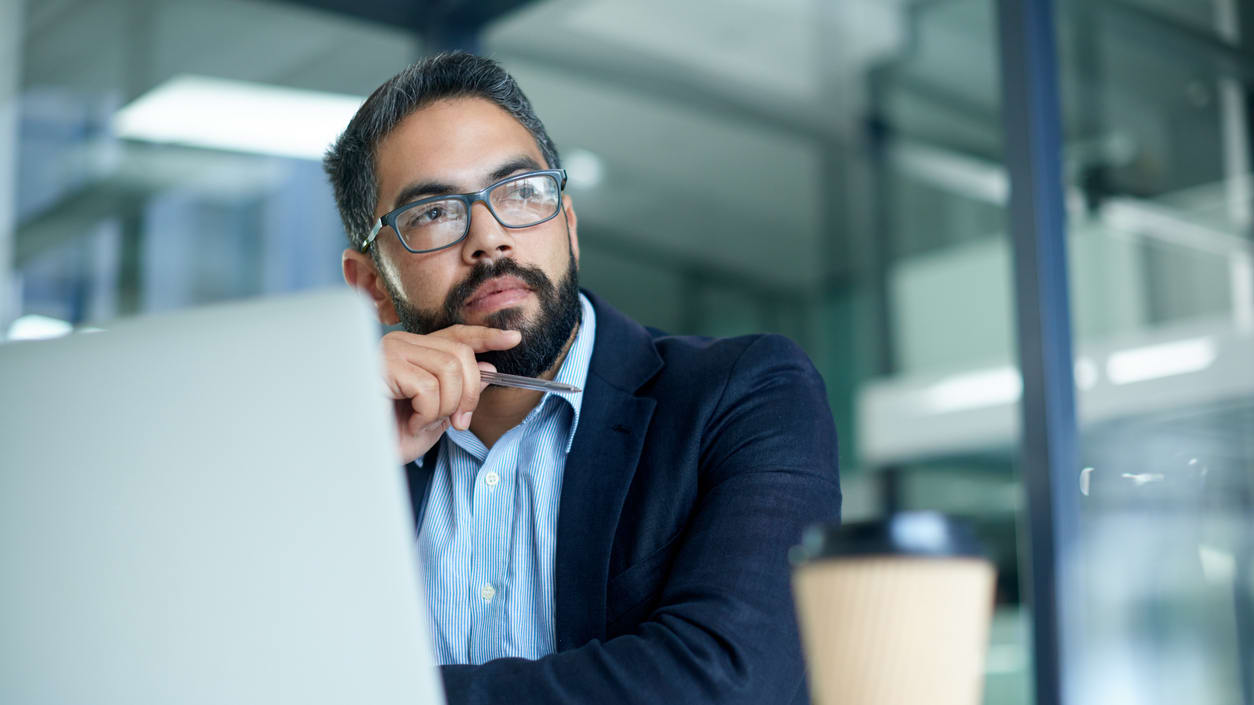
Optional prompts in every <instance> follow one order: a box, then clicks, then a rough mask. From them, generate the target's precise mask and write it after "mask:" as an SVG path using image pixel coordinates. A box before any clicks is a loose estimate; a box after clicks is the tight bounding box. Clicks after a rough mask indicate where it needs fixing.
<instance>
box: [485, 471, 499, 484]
mask: <svg viewBox="0 0 1254 705" xmlns="http://www.w3.org/2000/svg"><path fill="white" fill-rule="evenodd" d="M483 481H484V483H486V484H487V486H488V487H496V483H498V482H500V481H501V476H500V475H497V474H496V473H495V472H489V473H488V474H487V475H484V476H483Z"/></svg>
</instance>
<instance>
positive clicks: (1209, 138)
mask: <svg viewBox="0 0 1254 705" xmlns="http://www.w3.org/2000/svg"><path fill="white" fill-rule="evenodd" d="M1058 22H1059V45H1060V57H1059V58H1060V65H1061V68H1062V77H1061V78H1062V87H1063V91H1064V102H1065V104H1066V105H1065V113H1066V117H1065V125H1064V127H1065V134H1066V140H1065V153H1066V170H1067V187H1068V190H1069V206H1070V230H1071V236H1070V243H1071V245H1072V258H1071V259H1072V297H1073V310H1074V312H1073V318H1072V321H1073V327H1074V331H1075V354H1076V361H1077V365H1076V382H1077V386H1078V389H1079V394H1078V396H1077V407H1078V409H1077V411H1078V414H1079V420H1080V430H1081V462H1082V467H1081V468H1079V469H1077V471H1076V474H1075V478H1074V480H1075V482H1074V485H1073V487H1074V489H1073V491H1074V492H1076V493H1078V494H1079V495H1080V496H1081V499H1082V502H1081V517H1080V519H1081V524H1080V526H1079V546H1078V553H1077V555H1075V556H1073V557H1072V558H1071V560H1072V561H1073V565H1072V568H1073V572H1074V575H1075V578H1074V579H1075V581H1076V584H1074V585H1071V586H1069V587H1068V588H1067V591H1066V594H1064V595H1062V596H1060V599H1061V600H1062V603H1061V604H1062V609H1063V610H1064V611H1066V612H1067V613H1069V615H1070V618H1071V619H1070V621H1071V622H1072V623H1074V624H1076V625H1077V628H1078V629H1079V632H1078V634H1077V639H1076V641H1077V642H1078V645H1077V647H1076V648H1079V649H1081V650H1082V653H1078V654H1075V653H1073V654H1070V655H1069V657H1068V659H1067V662H1068V663H1070V664H1074V668H1075V669H1076V670H1075V671H1074V672H1073V673H1072V674H1071V675H1070V677H1071V679H1072V680H1073V685H1074V689H1075V692H1077V693H1079V694H1081V698H1082V701H1083V702H1091V703H1104V702H1112V701H1119V702H1137V703H1146V704H1152V703H1181V702H1189V703H1199V704H1202V703H1239V702H1246V703H1249V702H1254V691H1252V690H1251V678H1252V677H1254V650H1252V646H1251V643H1252V641H1251V640H1252V639H1254V562H1252V560H1251V559H1252V557H1254V530H1252V528H1251V526H1252V525H1251V519H1250V517H1251V510H1252V509H1254V505H1252V502H1254V238H1252V234H1251V233H1252V230H1251V207H1252V197H1254V193H1252V192H1251V186H1250V185H1251V181H1250V167H1251V151H1250V150H1251V145H1252V144H1254V143H1252V142H1251V139H1250V138H1251V128H1252V126H1254V123H1252V122H1251V118H1252V116H1251V113H1250V106H1251V105H1252V103H1251V101H1250V97H1251V95H1254V93H1252V92H1251V89H1252V88H1254V83H1252V81H1254V51H1252V50H1251V47H1252V46H1254V44H1252V43H1251V38H1252V37H1254V31H1252V30H1254V10H1252V9H1251V8H1250V7H1249V6H1248V4H1247V3H1238V2H1235V0H1232V1H1229V0H1192V1H1189V2H1181V1H1177V2H1151V1H1149V0H1138V1H1137V2H1126V1H1122V0H1120V1H1114V0H1107V1H1104V2H1096V3H1081V2H1070V3H1062V4H1061V5H1060V8H1059V16H1058Z"/></svg>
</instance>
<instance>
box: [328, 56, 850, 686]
mask: <svg viewBox="0 0 1254 705" xmlns="http://www.w3.org/2000/svg"><path fill="white" fill-rule="evenodd" d="M325 166H326V169H327V172H328V174H329V175H330V178H331V181H332V184H333V186H334V189H335V196H336V200H337V204H338V206H339V209H340V213H341V215H342V217H343V220H344V225H345V228H346V230H347V232H348V235H349V238H350V240H351V242H352V247H350V248H349V249H347V250H346V251H345V252H344V256H343V268H344V278H345V279H346V280H347V281H348V283H349V284H350V285H352V286H354V287H356V288H358V289H360V290H362V291H363V292H365V293H366V294H368V295H369V296H370V299H371V300H372V301H373V303H374V306H375V308H376V309H377V312H378V316H379V319H380V321H382V322H383V323H385V324H389V325H393V324H397V323H399V324H401V325H402V327H403V328H404V331H403V332H393V333H389V334H387V335H386V336H384V338H383V343H382V349H383V357H384V361H385V373H384V374H385V382H386V385H387V389H388V391H389V393H390V395H391V397H392V398H393V399H394V400H395V408H396V422H397V434H398V438H399V446H400V453H401V456H402V459H403V461H404V462H406V463H408V466H407V469H408V471H409V477H410V483H411V486H412V487H411V489H412V494H413V498H414V505H415V515H416V517H417V522H418V527H417V529H418V544H419V553H420V555H421V557H422V559H423V563H424V568H425V573H426V589H427V598H428V600H429V601H430V603H431V604H430V607H431V613H432V616H433V620H434V629H435V646H436V652H437V658H438V659H439V660H440V662H441V663H443V664H445V665H443V666H442V667H441V668H442V674H443V678H444V684H445V690H446V692H447V695H448V699H449V702H450V703H511V704H520V703H572V704H573V703H596V704H603V703H611V702H613V703H685V704H695V703H753V704H754V705H762V704H763V703H796V702H805V701H806V700H807V696H806V693H805V687H804V684H803V678H802V672H803V662H802V657H801V652H800V645H799V639H798V636H797V627H796V623H795V617H794V614H793V609H792V597H791V593H790V589H789V567H788V563H787V559H786V553H787V550H788V548H789V547H790V546H791V545H793V544H794V543H796V542H797V540H798V539H799V537H800V535H801V531H802V529H803V527H804V526H805V525H807V524H809V523H811V522H814V521H817V520H823V519H831V518H833V517H838V516H839V512H840V488H839V482H838V477H837V468H836V439H835V430H834V428H833V425H832V419H831V413H830V411H829V409H828V407H827V402H826V397H825V392H824V388H823V383H822V380H821V379H820V377H819V375H818V374H817V372H815V370H814V368H813V366H812V365H810V363H809V361H808V360H807V359H806V357H805V355H804V354H803V353H802V352H801V351H800V350H799V349H798V348H797V347H796V346H795V345H793V344H792V343H790V342H789V341H787V340H786V339H784V338H781V337H779V336H748V337H742V338H734V339H727V340H711V339H703V338H690V337H674V336H669V335H665V334H663V333H661V332H659V331H655V330H651V329H646V328H644V327H642V326H640V325H639V324H637V323H635V322H633V321H631V320H630V319H628V318H627V317H625V316H624V315H623V314H621V313H619V312H618V311H616V310H615V309H613V308H611V307H610V306H609V304H607V303H605V302H604V301H601V300H600V299H598V298H597V297H596V296H595V295H593V294H591V293H589V292H586V291H584V292H581V291H580V289H579V288H578V263H579V237H578V218H577V217H576V215H575V209H574V204H573V203H572V201H571V198H570V196H569V195H566V194H565V193H563V187H564V185H565V174H564V172H562V171H561V166H560V162H559V158H558V154H557V150H556V148H555V147H554V145H553V142H552V141H551V140H550V139H549V137H548V135H547V133H546V132H545V130H544V126H543V125H542V124H541V123H540V121H539V119H538V118H537V117H536V116H535V114H534V112H533V110H532V108H531V105H530V103H529V102H528V101H527V99H526V97H525V96H524V95H523V94H522V92H521V91H520V90H519V88H518V86H517V85H516V84H515V83H514V81H513V79H512V78H511V77H510V76H509V75H508V74H506V73H505V72H504V71H503V70H502V69H501V68H500V67H499V66H497V65H496V64H495V63H493V62H491V61H489V60H486V59H482V58H479V57H475V56H472V55H468V54H460V53H459V54H446V55H441V56H437V57H433V58H430V59H427V60H424V61H422V62H419V63H418V64H415V65H414V66H411V67H409V68H408V69H406V70H405V71H402V72H401V73H400V74H398V75H397V76H395V77H394V78H392V79H391V80H389V81H388V82H387V83H385V84H384V85H383V86H381V87H380V88H379V89H378V90H376V91H375V92H374V93H373V94H372V95H371V96H370V98H369V99H368V100H367V101H366V102H365V104H363V105H362V107H361V109H360V110H359V111H358V113H357V115H356V116H355V117H354V118H353V120H352V122H350V123H349V126H348V128H347V129H346V130H345V132H344V134H343V135H341V137H340V138H339V140H338V141H337V142H336V144H335V145H334V146H333V147H332V149H331V150H330V151H329V153H328V155H327V157H326V160H325ZM647 215H648V216H649V217H665V213H664V210H663V209H659V210H658V211H657V212H655V213H650V214H647ZM492 369H495V370H497V371H500V372H507V373H513V374H521V375H528V376H539V377H542V378H545V379H549V380H556V381H559V382H565V383H568V384H571V385H574V386H576V387H579V388H581V389H582V392H578V393H575V392H545V393H542V392H536V391H528V390H520V389H512V388H504V387H490V388H488V387H487V385H486V383H484V382H483V381H482V380H481V379H480V376H479V374H480V371H481V370H492Z"/></svg>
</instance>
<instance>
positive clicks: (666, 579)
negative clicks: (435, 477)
mask: <svg viewBox="0 0 1254 705" xmlns="http://www.w3.org/2000/svg"><path fill="white" fill-rule="evenodd" d="M584 294H585V295H586V296H587V297H588V299H589V301H591V303H592V305H593V307H594V308H595V310H596V316H597V325H596V342H595V345H594V348H593V353H592V361H591V363H590V367H589V370H588V379H587V383H586V385H585V389H584V394H583V407H582V409H581V411H580V420H579V428H578V429H577V430H576V432H575V439H574V444H573V445H572V447H571V449H570V454H569V455H568V456H567V459H566V470H565V474H564V477H563V481H562V495H561V505H560V508H559V511H558V525H557V548H556V551H557V555H556V557H555V567H554V571H555V573H556V575H555V576H554V601H555V603H556V605H555V607H556V610H555V614H554V619H555V630H556V635H555V636H556V645H557V651H556V653H553V654H550V655H548V656H545V657H543V658H540V659H538V660H535V661H531V660H527V659H521V658H502V659H497V660H494V661H490V662H488V663H486V664H483V665H481V666H465V665H455V666H442V667H441V672H442V675H443V678H444V688H445V692H446V694H447V697H448V702H449V704H450V705H462V704H466V705H481V704H482V705H486V704H488V703H508V704H509V705H527V704H530V703H536V704H541V703H543V704H545V705H567V704H569V705H575V704H579V705H608V704H609V703H641V704H645V703H647V704H649V705H665V704H672V703H674V704H682V705H697V704H698V703H719V704H720V705H730V704H732V703H751V704H752V705H767V704H769V703H780V704H789V703H805V702H808V697H807V693H806V688H805V683H804V679H803V671H804V664H803V661H802V657H801V646H800V641H799V638H798V634H797V624H796V618H795V616H794V612H793V602H792V593H791V589H790V583H789V564H788V559H787V553H788V548H789V547H790V546H793V545H795V544H796V543H797V542H798V540H799V539H800V537H801V532H802V529H803V528H804V527H805V526H806V525H808V524H810V523H812V522H815V521H819V520H831V519H837V520H838V519H839V517H840V502H841V495H840V482H839V476H838V471H837V460H836V430H835V428H834V425H833V423H832V415H831V411H830V409H829V408H828V405H827V395H826V392H825V391H824V386H823V380H822V378H821V377H819V374H818V372H817V371H816V370H815V369H814V366H813V365H811V364H810V361H809V359H808V358H807V357H806V355H805V354H804V353H803V352H802V351H801V350H800V348H798V347H797V346H796V345H795V344H794V343H792V342H791V341H789V340H788V339H787V338H783V337H781V336H777V335H753V336H744V337H739V338H727V339H708V338H695V337H678V336H668V335H665V334H663V333H661V332H659V331H655V330H652V329H646V328H644V327H643V326H641V325H639V324H638V323H636V322H634V321H632V320H631V319H629V318H627V317H626V316H624V315H623V314H622V313H619V312H618V311H617V310H615V309H613V308H611V307H610V306H609V305H608V304H606V303H605V302H603V301H601V300H600V299H598V298H597V297H595V296H594V295H592V294H590V293H588V292H586V291H585V292H584ZM438 449H439V445H438V444H437V445H436V447H435V449H433V450H432V454H434V453H436V452H438ZM434 460H435V458H434V455H429V456H428V457H427V458H426V459H425V460H424V467H426V468H433V467H435V463H434V462H433V461H434ZM410 471H411V472H410V481H411V486H412V494H413V497H414V500H415V514H416V515H421V513H422V509H423V508H424V506H423V505H424V504H425V500H426V490H427V487H428V486H429V482H428V479H429V476H424V475H423V474H422V473H423V471H422V470H420V469H418V468H417V466H416V465H412V464H411V466H410Z"/></svg>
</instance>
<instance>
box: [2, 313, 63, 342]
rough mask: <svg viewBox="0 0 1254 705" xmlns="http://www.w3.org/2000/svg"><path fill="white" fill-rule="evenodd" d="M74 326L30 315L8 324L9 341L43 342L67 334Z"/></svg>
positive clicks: (49, 318) (50, 318)
mask: <svg viewBox="0 0 1254 705" xmlns="http://www.w3.org/2000/svg"><path fill="white" fill-rule="evenodd" d="M73 329H74V326H72V325H70V323H69V322H68V321H63V320H61V319H59V318H53V317H51V316H40V315H39V314H36V313H30V314H27V315H25V316H22V317H21V318H18V319H17V320H16V321H13V322H12V323H10V324H9V330H8V336H7V337H8V339H9V340H44V339H46V338H56V337H59V336H62V335H66V334H68V333H69V332H70V331H71V330H73Z"/></svg>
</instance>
